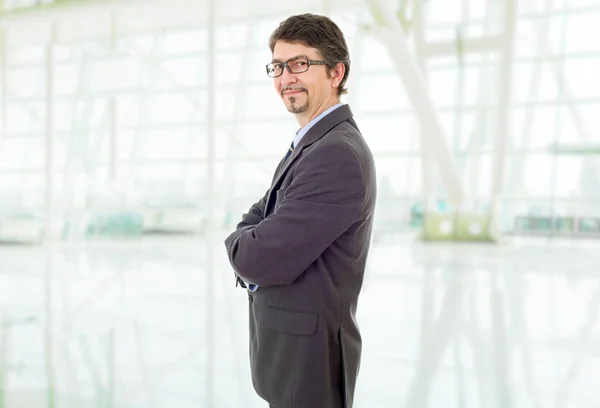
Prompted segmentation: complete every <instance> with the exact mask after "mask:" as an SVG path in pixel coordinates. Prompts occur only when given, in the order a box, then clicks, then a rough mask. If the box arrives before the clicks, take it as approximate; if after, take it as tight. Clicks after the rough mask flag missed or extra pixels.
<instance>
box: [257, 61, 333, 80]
mask: <svg viewBox="0 0 600 408" xmlns="http://www.w3.org/2000/svg"><path fill="white" fill-rule="evenodd" d="M311 65H327V64H326V63H325V61H323V60H310V59H308V58H307V57H296V58H292V59H289V60H287V61H286V62H271V63H270V64H267V75H268V76H269V77H271V78H277V77H278V76H281V74H283V68H284V67H285V68H287V70H288V72H289V73H290V74H301V73H303V72H306V71H308V67H310V66H311Z"/></svg>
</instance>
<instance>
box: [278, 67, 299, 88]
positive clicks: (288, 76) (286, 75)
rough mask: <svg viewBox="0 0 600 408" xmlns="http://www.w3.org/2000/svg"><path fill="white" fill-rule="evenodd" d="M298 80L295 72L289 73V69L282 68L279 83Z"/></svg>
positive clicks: (291, 82)
mask: <svg viewBox="0 0 600 408" xmlns="http://www.w3.org/2000/svg"><path fill="white" fill-rule="evenodd" d="M297 80H298V77H297V76H296V74H290V71H288V70H287V68H284V69H283V74H281V85H282V86H287V85H289V84H293V83H295V82H296V81H297Z"/></svg>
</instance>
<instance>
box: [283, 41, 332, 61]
mask: <svg viewBox="0 0 600 408" xmlns="http://www.w3.org/2000/svg"><path fill="white" fill-rule="evenodd" d="M298 55H306V56H307V57H309V58H312V59H315V58H319V57H320V56H321V53H320V52H319V50H317V49H316V48H313V47H309V46H307V45H304V44H302V43H288V42H284V41H277V43H275V47H274V48H273V59H274V60H278V61H287V60H288V59H290V58H294V57H297V56H298Z"/></svg>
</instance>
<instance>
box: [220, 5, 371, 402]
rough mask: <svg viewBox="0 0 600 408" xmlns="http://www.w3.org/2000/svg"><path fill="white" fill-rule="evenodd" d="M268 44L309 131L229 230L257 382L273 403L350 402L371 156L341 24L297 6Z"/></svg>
mask: <svg viewBox="0 0 600 408" xmlns="http://www.w3.org/2000/svg"><path fill="white" fill-rule="evenodd" d="M269 45H270V48H271V52H272V55H273V60H272V61H271V63H269V64H268V65H267V74H268V76H269V77H271V78H274V79H273V80H274V85H275V90H276V91H277V92H278V93H279V94H280V95H281V98H282V100H283V103H284V104H285V105H286V107H287V109H288V111H290V112H291V113H293V114H294V115H295V117H296V119H297V121H298V124H299V125H300V130H299V131H298V133H297V134H296V137H295V138H294V140H293V143H292V146H291V147H290V150H289V151H288V152H287V153H286V155H285V157H284V158H283V160H282V161H281V163H280V164H279V166H278V167H277V170H276V171H275V176H274V178H273V181H272V185H271V188H270V189H269V190H268V191H267V193H266V195H265V196H264V197H263V198H262V199H261V200H260V201H258V202H257V203H256V204H254V205H253V206H252V207H251V208H250V210H249V211H248V213H247V214H244V215H243V218H242V221H241V222H240V223H239V224H238V226H237V229H236V231H235V232H233V233H232V234H231V235H230V236H229V237H228V238H227V239H226V240H225V245H226V248H227V253H228V256H229V260H230V262H231V265H232V266H233V268H234V270H235V273H236V280H237V282H238V283H240V284H241V285H242V286H243V287H244V288H247V289H248V298H249V309H250V365H251V371H252V382H253V384H254V388H255V390H256V392H257V393H258V395H259V396H261V397H262V398H263V399H265V400H266V401H267V402H268V403H269V404H270V406H271V407H274V408H292V407H293V408H341V407H344V408H350V407H352V405H353V398H354V389H355V384H356V378H357V375H358V370H359V363H360V354H361V337H360V333H359V329H358V325H357V323H356V307H357V302H358V296H359V293H360V290H361V286H362V282H363V276H364V270H365V263H366V258H367V253H368V251H369V243H370V237H371V226H372V222H373V208H374V205H375V195H376V183H375V168H374V165H373V157H372V155H371V152H370V150H369V148H368V146H367V145H366V143H365V141H364V140H363V137H362V135H361V134H360V132H359V130H358V127H357V125H356V123H355V122H354V120H353V119H352V112H351V111H350V108H349V107H348V106H347V105H344V104H340V95H341V94H343V93H345V92H346V89H345V88H344V84H345V82H346V79H347V77H348V73H349V69H350V58H349V55H348V47H347V45H346V41H345V39H344V35H343V34H342V32H341V31H340V29H339V28H338V27H337V25H336V24H335V23H333V22H332V21H331V20H330V19H329V18H327V17H323V16H317V15H312V14H304V15H299V16H293V17H290V18H288V19H287V20H285V21H284V22H282V23H281V24H280V25H279V27H278V28H277V29H276V30H275V31H274V32H273V34H272V35H271V38H270V44H269Z"/></svg>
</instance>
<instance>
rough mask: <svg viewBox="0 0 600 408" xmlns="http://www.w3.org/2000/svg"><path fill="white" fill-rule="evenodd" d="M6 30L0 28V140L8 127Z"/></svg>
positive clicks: (4, 135)
mask: <svg viewBox="0 0 600 408" xmlns="http://www.w3.org/2000/svg"><path fill="white" fill-rule="evenodd" d="M6 36H7V34H6V30H0V47H1V48H0V75H1V77H0V86H1V87H2V93H1V94H0V95H1V98H2V100H1V101H0V104H1V105H2V125H1V126H2V128H1V132H0V140H2V138H3V137H6V131H7V129H8V127H7V126H6V124H7V118H6V111H7V105H6V103H7V102H8V98H7V97H6V96H7V86H8V83H7V81H6V55H7V53H8V50H7V48H8V47H7V45H8V41H7V40H6Z"/></svg>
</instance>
